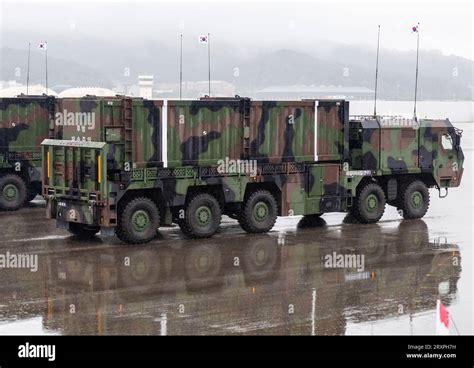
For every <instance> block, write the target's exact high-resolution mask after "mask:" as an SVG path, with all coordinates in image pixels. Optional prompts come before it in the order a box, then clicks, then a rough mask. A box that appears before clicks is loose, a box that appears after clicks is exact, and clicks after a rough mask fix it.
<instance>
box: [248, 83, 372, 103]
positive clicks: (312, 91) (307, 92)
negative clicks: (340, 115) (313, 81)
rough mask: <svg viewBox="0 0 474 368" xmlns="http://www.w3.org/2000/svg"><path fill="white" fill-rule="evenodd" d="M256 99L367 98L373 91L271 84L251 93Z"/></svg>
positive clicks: (361, 88)
mask: <svg viewBox="0 0 474 368" xmlns="http://www.w3.org/2000/svg"><path fill="white" fill-rule="evenodd" d="M253 97H254V98H256V99H274V100H295V99H297V100H299V99H311V98H321V99H324V98H341V99H347V100H368V99H372V98H373V97H374V91H373V90H371V89H370V88H366V87H345V86H323V85H321V86H314V85H312V86H304V85H294V86H272V87H267V88H263V89H261V90H258V91H256V92H254V93H253Z"/></svg>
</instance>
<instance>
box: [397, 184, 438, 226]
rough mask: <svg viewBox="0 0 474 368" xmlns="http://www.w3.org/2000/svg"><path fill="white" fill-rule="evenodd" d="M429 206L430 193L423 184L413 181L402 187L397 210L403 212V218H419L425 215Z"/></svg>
mask: <svg viewBox="0 0 474 368" xmlns="http://www.w3.org/2000/svg"><path fill="white" fill-rule="evenodd" d="M429 206H430V192H429V191H428V188H427V187H426V185H425V183H423V182H422V181H421V180H415V181H413V182H411V183H410V184H408V185H406V186H404V188H403V192H402V193H401V196H400V199H399V202H398V209H401V210H402V211H403V213H402V215H403V218H405V219H417V218H421V217H423V216H424V215H425V214H426V211H428V207H429Z"/></svg>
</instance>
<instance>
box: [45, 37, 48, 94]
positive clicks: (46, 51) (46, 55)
mask: <svg viewBox="0 0 474 368" xmlns="http://www.w3.org/2000/svg"><path fill="white" fill-rule="evenodd" d="M44 51H45V59H46V94H48V47H47V46H46V50H44Z"/></svg>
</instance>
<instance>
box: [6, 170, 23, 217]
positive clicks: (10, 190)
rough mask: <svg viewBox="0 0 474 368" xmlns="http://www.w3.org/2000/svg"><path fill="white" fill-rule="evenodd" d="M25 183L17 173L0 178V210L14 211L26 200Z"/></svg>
mask: <svg viewBox="0 0 474 368" xmlns="http://www.w3.org/2000/svg"><path fill="white" fill-rule="evenodd" d="M26 193H27V191H26V184H25V182H24V181H23V179H22V178H20V177H19V176H18V175H13V174H7V175H5V176H2V177H1V178H0V210H4V211H15V210H17V209H19V208H20V207H22V206H23V205H24V204H25V202H26Z"/></svg>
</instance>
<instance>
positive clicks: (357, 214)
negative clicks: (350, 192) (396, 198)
mask: <svg viewBox="0 0 474 368" xmlns="http://www.w3.org/2000/svg"><path fill="white" fill-rule="evenodd" d="M384 211H385V194H384V192H383V189H382V187H381V186H380V185H378V184H376V183H368V184H366V185H364V186H363V187H362V188H360V190H358V193H357V197H356V198H355V201H354V205H353V206H352V207H351V215H352V216H353V217H354V218H355V219H356V220H357V221H358V222H361V223H365V224H370V223H374V222H377V221H378V220H380V219H381V217H382V215H383V213H384Z"/></svg>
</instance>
